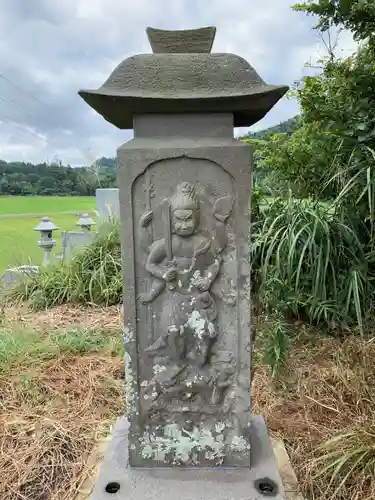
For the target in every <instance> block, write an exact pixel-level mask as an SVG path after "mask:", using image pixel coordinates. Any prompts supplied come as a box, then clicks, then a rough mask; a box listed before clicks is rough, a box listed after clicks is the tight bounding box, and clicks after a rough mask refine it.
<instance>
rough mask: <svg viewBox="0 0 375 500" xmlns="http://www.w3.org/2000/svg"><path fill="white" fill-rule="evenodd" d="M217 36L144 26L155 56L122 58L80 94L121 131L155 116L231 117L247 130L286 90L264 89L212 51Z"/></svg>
mask: <svg viewBox="0 0 375 500" xmlns="http://www.w3.org/2000/svg"><path fill="white" fill-rule="evenodd" d="M215 33H216V28H214V27H208V28H201V29H195V30H181V31H165V30H156V29H153V28H148V29H147V35H148V38H149V41H150V45H151V47H152V50H153V54H141V55H137V56H132V57H129V58H127V59H125V60H124V61H123V62H122V63H120V64H119V65H118V66H117V68H116V69H115V70H114V71H113V72H112V74H111V75H110V76H109V78H108V79H107V81H106V82H105V83H104V84H103V85H102V86H101V87H100V88H99V89H98V90H80V91H79V95H80V96H81V97H82V98H83V99H84V100H85V101H86V102H87V103H88V104H89V105H90V106H91V107H92V108H93V109H94V110H95V111H97V112H98V113H99V114H100V115H102V116H103V117H104V118H105V119H106V120H107V121H108V122H110V123H112V124H113V125H115V126H116V127H118V128H120V129H132V128H133V117H134V116H135V115H137V114H153V113H157V114H160V113H165V114H169V113H233V115H234V126H235V127H244V126H251V125H253V124H254V123H256V122H257V121H259V120H261V119H262V118H263V117H264V116H265V115H266V114H267V113H268V111H269V110H270V109H271V108H272V107H273V106H274V105H275V104H276V103H277V101H278V100H279V99H281V97H282V96H283V95H284V94H285V93H286V92H287V90H288V87H287V86H285V85H267V84H266V83H265V82H264V81H263V80H262V79H261V77H260V76H259V75H258V73H257V72H256V71H255V69H254V68H253V67H252V66H250V64H249V63H248V62H246V61H245V60H244V59H243V58H241V57H239V56H236V55H234V54H225V53H218V54H216V53H211V48H212V44H213V41H214V37H215Z"/></svg>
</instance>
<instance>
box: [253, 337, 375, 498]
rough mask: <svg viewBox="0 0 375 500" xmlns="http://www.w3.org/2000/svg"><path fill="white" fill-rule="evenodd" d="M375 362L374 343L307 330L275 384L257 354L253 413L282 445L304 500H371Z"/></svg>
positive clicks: (374, 474) (374, 472)
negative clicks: (287, 454)
mask: <svg viewBox="0 0 375 500" xmlns="http://www.w3.org/2000/svg"><path fill="white" fill-rule="evenodd" d="M259 339H260V340H261V335H260V336H259ZM258 347H259V346H258ZM374 358H375V342H373V341H372V340H365V339H363V338H360V337H359V336H349V337H347V338H346V339H345V340H339V339H333V338H325V337H323V336H322V334H321V333H320V334H319V335H317V332H315V331H310V330H304V331H302V332H300V335H299V338H298V340H297V341H296V342H295V344H294V346H293V348H292V351H291V354H290V358H289V362H288V363H287V364H286V365H284V368H283V372H282V373H280V374H279V377H278V379H274V378H273V376H272V373H271V371H270V370H269V368H268V367H266V366H265V365H263V364H262V363H261V361H260V360H261V352H260V351H258V350H256V353H255V363H256V371H255V379H254V382H253V405H254V406H253V411H254V412H255V413H260V414H262V415H264V416H265V418H266V421H267V424H268V427H269V429H270V431H271V433H272V434H275V435H277V436H278V437H281V438H282V439H284V442H285V443H286V446H287V449H288V452H289V455H290V457H291V461H292V465H293V467H294V469H295V471H296V473H297V476H298V480H299V484H300V486H301V489H302V492H303V495H304V497H305V498H306V499H309V500H349V499H350V500H373V499H374V498H375V449H374V437H375V410H374V404H373V401H374V398H375V377H374V370H373V360H374ZM257 359H258V361H257Z"/></svg>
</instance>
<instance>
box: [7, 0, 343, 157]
mask: <svg viewBox="0 0 375 500" xmlns="http://www.w3.org/2000/svg"><path fill="white" fill-rule="evenodd" d="M292 3H293V2H292V1H290V0H231V1H229V0H133V1H128V0H0V33H1V35H0V159H4V160H7V161H10V160H25V161H31V162H41V161H55V160H56V159H60V160H61V161H63V163H70V164H72V165H83V164H87V163H88V162H90V161H92V160H93V159H95V158H97V157H100V156H115V154H116V148H117V147H118V146H119V145H121V144H122V143H123V142H125V141H126V140H128V139H129V138H130V137H131V133H130V132H127V131H120V130H117V129H115V127H113V126H112V125H110V124H109V123H107V122H106V121H105V120H104V119H103V118H102V117H101V116H99V115H97V114H96V113H95V112H93V111H92V110H91V108H90V107H89V106H88V105H87V104H86V103H85V102H84V101H83V100H82V99H81V98H80V97H79V96H78V95H77V91H78V90H79V89H81V88H85V89H88V88H91V89H96V88H98V87H99V86H100V85H101V84H102V83H104V81H105V80H106V78H107V77H108V76H109V74H110V73H111V71H112V70H113V69H114V68H115V67H116V66H117V64H118V63H120V62H121V60H122V59H124V58H125V57H128V56H131V55H134V54H139V53H145V52H146V53H147V52H151V50H150V47H149V44H148V40H147V36H146V32H145V29H146V27H147V26H152V27H156V28H164V29H184V28H185V29H186V28H197V27H201V26H207V25H215V26H216V27H217V34H216V39H215V43H214V48H213V51H214V52H232V53H235V54H237V55H240V56H242V57H244V58H245V59H247V60H248V61H249V63H250V64H251V65H253V66H254V67H255V69H256V70H257V71H258V73H259V74H260V75H261V77H262V78H263V79H264V80H265V81H266V82H267V83H271V84H287V85H291V84H292V83H293V82H294V81H295V80H297V79H299V78H301V76H302V75H303V74H305V73H306V71H307V70H306V69H304V63H305V62H306V61H309V60H312V61H315V60H316V59H317V58H318V57H319V56H320V55H321V54H323V53H324V49H323V47H324V46H323V44H322V43H321V42H320V40H319V38H318V36H317V34H316V33H315V32H314V31H312V29H311V27H312V25H313V20H312V19H311V18H309V17H306V16H305V15H304V14H302V13H296V12H293V11H292V9H291V8H290V5H291V4H292ZM341 49H342V50H343V52H344V53H345V54H346V53H348V52H350V51H351V50H353V42H352V40H351V38H350V36H349V35H348V34H344V35H342V36H341V38H340V50H341ZM297 113H298V105H297V103H296V102H295V101H293V100H290V99H283V100H282V101H280V102H279V103H278V104H277V105H276V106H275V108H274V109H273V110H272V111H271V112H270V113H269V114H268V115H267V117H266V118H265V119H263V120H262V121H261V122H259V123H258V124H256V125H255V126H254V127H253V129H254V130H259V129H262V128H265V127H267V126H270V125H274V124H277V123H279V122H280V121H282V120H285V119H287V118H290V117H292V116H294V115H295V114H297ZM237 132H242V131H241V130H240V131H237Z"/></svg>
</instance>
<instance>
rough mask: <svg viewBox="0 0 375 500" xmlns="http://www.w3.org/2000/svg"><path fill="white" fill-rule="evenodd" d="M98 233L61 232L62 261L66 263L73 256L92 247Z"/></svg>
mask: <svg viewBox="0 0 375 500" xmlns="http://www.w3.org/2000/svg"><path fill="white" fill-rule="evenodd" d="M95 235H96V233H92V232H79V231H62V232H61V249H62V251H61V257H60V258H61V259H62V260H63V261H66V260H67V259H69V258H70V257H71V256H72V254H73V253H74V252H76V251H78V250H82V249H83V248H84V247H86V246H88V245H90V243H91V242H92V241H93V239H94V237H95Z"/></svg>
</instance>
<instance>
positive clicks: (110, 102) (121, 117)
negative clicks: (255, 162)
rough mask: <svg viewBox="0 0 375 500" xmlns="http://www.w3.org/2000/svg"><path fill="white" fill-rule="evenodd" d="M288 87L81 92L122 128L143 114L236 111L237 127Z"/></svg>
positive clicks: (266, 109) (270, 104) (257, 115)
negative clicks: (201, 93)
mask: <svg viewBox="0 0 375 500" xmlns="http://www.w3.org/2000/svg"><path fill="white" fill-rule="evenodd" d="M287 90H288V87H274V89H272V90H271V91H270V90H269V89H268V90H267V91H264V92H258V93H253V94H251V95H249V96H234V97H217V98H201V99H197V98H192V99H177V98H169V99H165V98H164V99H163V98H159V99H157V98H150V97H138V96H137V97H135V96H115V95H111V94H103V93H99V91H80V92H79V94H80V96H81V97H82V98H83V99H84V100H85V101H86V102H87V104H89V105H90V106H91V107H92V108H93V109H94V110H95V111H96V112H97V113H99V114H100V115H102V116H103V118H104V119H105V120H107V121H108V122H109V123H111V124H112V125H114V126H116V127H118V128H119V129H132V128H133V118H134V116H135V115H139V114H154V113H157V114H177V113H181V114H183V113H233V116H234V126H235V127H250V126H251V125H254V123H257V122H258V121H259V120H261V119H262V118H264V116H265V115H266V114H267V113H268V112H269V111H270V109H271V108H272V107H273V106H274V105H275V104H276V103H277V102H278V101H279V100H280V99H281V97H282V96H283V95H284V94H285V93H286V92H287Z"/></svg>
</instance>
